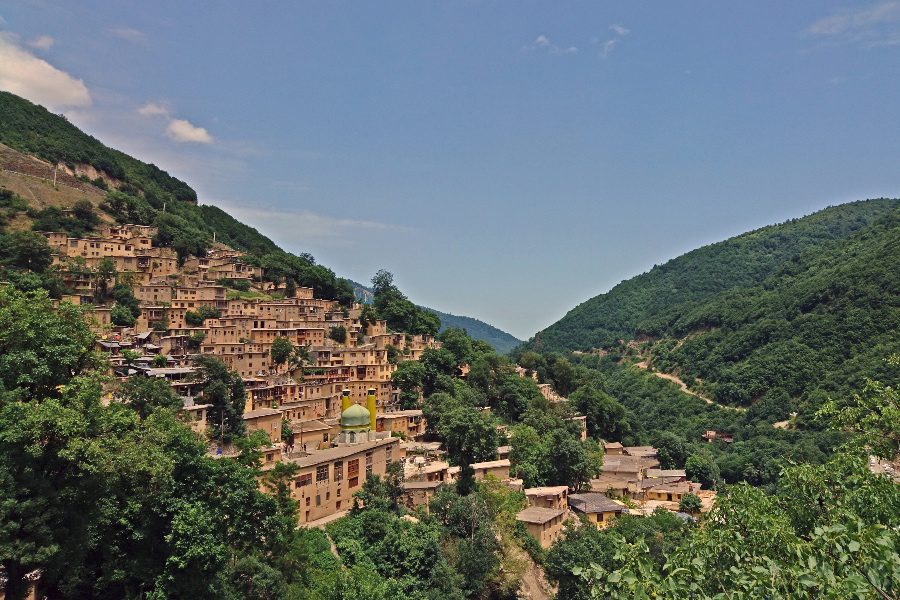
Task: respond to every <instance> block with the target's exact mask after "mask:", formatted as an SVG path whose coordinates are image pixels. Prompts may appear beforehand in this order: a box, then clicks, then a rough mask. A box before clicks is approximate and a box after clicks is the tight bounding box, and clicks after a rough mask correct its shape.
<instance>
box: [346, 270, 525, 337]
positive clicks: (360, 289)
mask: <svg viewBox="0 0 900 600" xmlns="http://www.w3.org/2000/svg"><path fill="white" fill-rule="evenodd" d="M350 283H352V284H353V291H354V293H355V294H356V299H357V300H358V301H359V302H363V303H365V304H371V303H372V301H373V299H374V297H375V292H374V291H373V290H372V288H370V287H368V286H365V285H362V284H361V283H357V282H355V281H352V280H351V282H350ZM419 308H421V309H424V310H427V311H428V312H430V313H431V314H433V315H437V317H438V318H439V319H440V320H441V331H446V330H448V329H465V330H466V333H468V334H469V335H470V336H471V337H472V338H473V339H476V340H480V341H482V342H487V343H488V344H490V345H491V346H493V348H494V350H496V351H497V352H499V353H500V354H506V353H508V352H509V351H510V350H512V349H513V348H515V347H516V346H518V345H520V344H521V343H522V340H520V339H518V338H515V337H513V336H512V335H510V334H508V333H506V332H505V331H503V330H502V329H497V328H496V327H494V326H493V325H490V324H489V323H485V322H484V321H481V320H479V319H476V318H474V317H466V316H462V315H451V314H450V313H445V312H441V311H439V310H436V309H434V308H428V307H427V306H420V307H419Z"/></svg>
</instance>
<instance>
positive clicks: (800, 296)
mask: <svg viewBox="0 0 900 600" xmlns="http://www.w3.org/2000/svg"><path fill="white" fill-rule="evenodd" d="M669 317H670V318H669V320H668V322H665V323H659V324H658V331H662V333H663V336H664V337H663V339H662V341H660V342H659V343H656V344H653V345H652V347H651V349H650V351H651V352H652V357H653V360H652V363H651V364H652V365H653V366H655V367H657V368H659V369H660V370H663V371H667V372H672V371H675V372H679V373H681V374H682V377H683V378H686V379H688V380H689V381H693V380H694V379H701V380H702V383H698V384H697V385H696V387H698V388H699V389H702V390H704V391H705V392H706V393H707V394H708V395H710V396H712V397H713V398H714V399H715V400H717V401H719V402H725V403H729V404H741V405H749V404H751V403H753V402H756V401H759V400H760V399H765V400H768V401H769V403H773V402H775V403H779V404H782V403H785V402H787V401H788V399H790V398H794V399H801V401H805V400H809V401H810V402H811V403H812V405H813V406H811V407H809V410H814V409H815V408H817V407H818V405H819V404H821V402H822V401H823V400H824V399H825V397H826V396H837V395H845V394H847V393H849V391H850V390H852V389H859V388H860V387H862V385H863V384H864V378H865V377H875V378H877V379H881V380H883V381H885V383H894V381H893V379H892V378H891V377H890V375H889V373H888V372H886V371H885V367H884V363H883V360H882V359H883V358H884V357H885V356H889V355H891V354H893V353H896V352H897V351H898V349H900V337H898V332H900V211H897V210H895V211H894V212H892V213H889V214H887V215H886V216H884V217H883V218H881V219H880V220H878V221H877V222H875V223H874V224H872V225H871V226H869V227H866V228H865V229H862V230H860V231H859V232H857V233H855V234H853V235H851V236H848V237H846V238H844V239H841V240H839V241H837V242H834V243H830V244H825V245H823V246H822V247H821V248H816V249H809V250H807V251H805V252H803V253H802V254H800V255H799V256H797V257H796V258H795V259H794V260H792V261H791V262H790V263H788V264H787V265H785V266H783V267H782V268H780V269H778V270H777V271H776V272H775V273H773V274H772V275H771V276H769V277H768V278H766V279H765V280H763V281H762V282H761V283H760V284H758V285H756V286H753V287H748V288H742V289H740V290H733V291H731V292H726V293H723V294H720V295H718V296H716V297H714V298H711V299H709V300H707V301H706V302H702V303H697V304H695V305H693V306H691V307H683V309H682V310H678V311H673V312H671V313H670V315H669ZM795 408H796V407H795ZM800 408H803V407H802V405H801V407H800ZM802 412H803V411H802V410H801V413H802Z"/></svg>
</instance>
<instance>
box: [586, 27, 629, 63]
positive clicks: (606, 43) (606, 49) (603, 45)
mask: <svg viewBox="0 0 900 600" xmlns="http://www.w3.org/2000/svg"><path fill="white" fill-rule="evenodd" d="M609 30H610V31H612V33H613V36H612V37H611V38H609V39H606V40H602V41H601V40H600V39H599V38H595V39H594V44H597V45H599V47H600V51H599V53H600V56H602V57H603V58H606V57H607V56H609V55H610V54H611V53H612V51H613V50H614V49H615V48H616V46H617V45H618V44H619V42H621V41H622V39H623V38H624V37H625V36H626V35H628V34H629V33H631V30H630V29H628V28H627V27H625V26H623V25H619V24H617V23H614V24H612V25H610V26H609Z"/></svg>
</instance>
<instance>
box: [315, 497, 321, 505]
mask: <svg viewBox="0 0 900 600" xmlns="http://www.w3.org/2000/svg"><path fill="white" fill-rule="evenodd" d="M316 506H322V496H320V495H318V494H316Z"/></svg>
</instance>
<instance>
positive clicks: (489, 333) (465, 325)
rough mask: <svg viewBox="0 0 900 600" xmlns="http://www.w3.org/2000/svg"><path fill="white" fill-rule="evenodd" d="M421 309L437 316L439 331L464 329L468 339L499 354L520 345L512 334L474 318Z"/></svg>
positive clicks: (426, 308)
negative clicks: (479, 341)
mask: <svg viewBox="0 0 900 600" xmlns="http://www.w3.org/2000/svg"><path fill="white" fill-rule="evenodd" d="M422 308H424V309H425V310H427V311H430V312H432V313H434V314H436V315H437V316H438V318H439V319H440V320H441V331H443V330H444V329H449V328H450V327H458V328H460V329H465V330H466V333H468V334H469V336H470V337H472V338H475V339H476V340H481V341H483V342H487V343H488V344H490V345H491V346H493V347H494V350H496V351H497V352H499V353H500V354H507V353H509V351H510V350H512V349H513V348H515V347H516V346H518V345H519V344H521V343H522V340H520V339H518V338H516V337H514V336H513V335H512V334H509V333H506V332H505V331H503V330H502V329H497V328H496V327H494V326H493V325H490V324H488V323H485V322H484V321H481V320H479V319H476V318H474V317H464V316H461V315H451V314H450V313H445V312H441V311H439V310H435V309H433V308H428V307H427V306H423V307H422Z"/></svg>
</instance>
